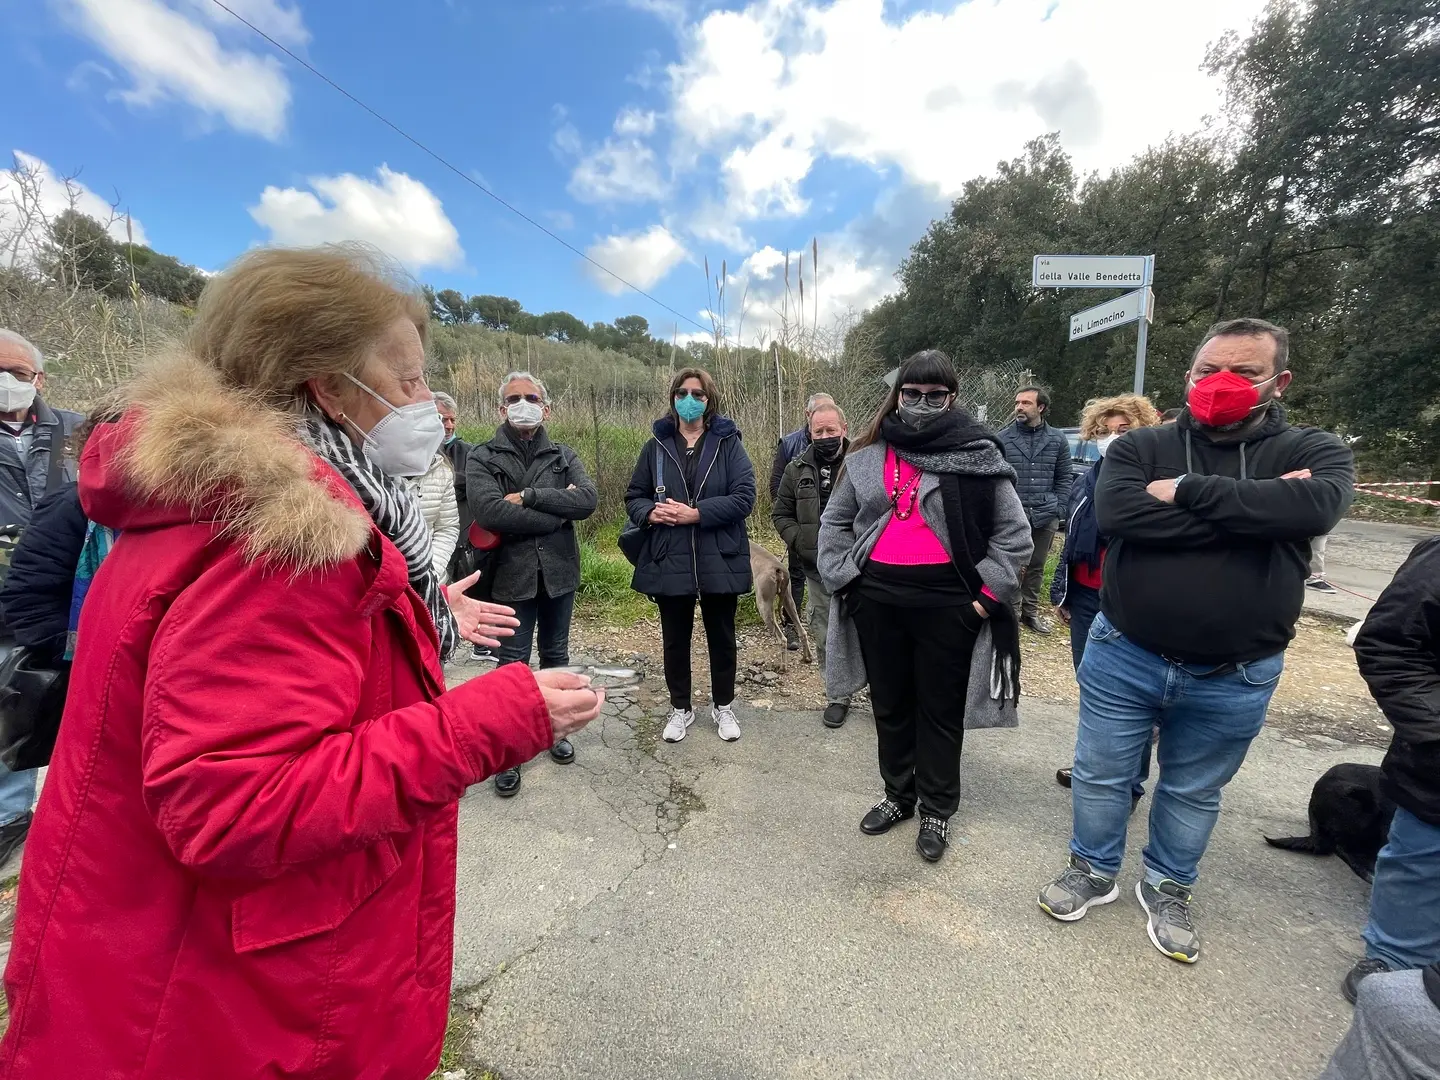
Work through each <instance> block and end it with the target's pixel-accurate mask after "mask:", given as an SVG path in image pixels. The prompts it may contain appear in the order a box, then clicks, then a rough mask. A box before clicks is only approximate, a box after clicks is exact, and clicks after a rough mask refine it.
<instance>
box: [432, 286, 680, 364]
mask: <svg viewBox="0 0 1440 1080" xmlns="http://www.w3.org/2000/svg"><path fill="white" fill-rule="evenodd" d="M422 291H423V293H424V296H425V300H426V302H427V303H428V304H429V305H430V315H431V318H433V319H434V320H435V321H436V322H438V323H441V324H442V325H445V326H470V325H478V326H484V327H488V328H489V329H491V330H501V331H508V332H509V333H512V334H522V335H525V336H528V337H539V338H548V339H550V340H551V341H558V342H562V343H566V344H579V343H582V342H583V343H587V344H590V345H594V346H595V347H596V348H598V349H611V350H613V351H615V352H619V353H624V354H625V355H627V356H633V357H634V358H635V359H637V360H640V361H642V362H644V363H646V364H663V363H667V362H668V361H669V359H670V357H671V354H672V348H671V345H670V343H669V342H667V341H661V340H658V339H656V338H653V337H651V336H650V322H649V320H648V319H646V318H645V316H643V315H622V316H621V317H620V318H618V319H616V320H615V321H614V322H613V323H607V322H593V323H590V324H589V325H588V326H587V325H586V324H585V323H584V322H582V321H581V320H580V319H578V318H576V317H575V316H574V315H572V314H570V313H569V312H568V311H547V312H545V313H543V314H540V315H533V314H531V313H530V312H528V311H526V310H525V308H524V306H523V305H522V304H521V303H520V301H519V300H513V299H511V298H510V297H508V296H472V297H470V298H469V299H466V298H465V297H464V296H463V295H462V294H461V293H459V292H458V291H456V290H455V289H442V290H440V291H439V292H436V291H435V290H434V289H433V288H431V287H430V286H428V285H426V286H423V288H422Z"/></svg>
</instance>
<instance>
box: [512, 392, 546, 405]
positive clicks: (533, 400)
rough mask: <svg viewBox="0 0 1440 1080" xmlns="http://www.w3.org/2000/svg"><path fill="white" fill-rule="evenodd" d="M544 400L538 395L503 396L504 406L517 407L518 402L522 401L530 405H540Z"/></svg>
mask: <svg viewBox="0 0 1440 1080" xmlns="http://www.w3.org/2000/svg"><path fill="white" fill-rule="evenodd" d="M544 400H545V399H544V398H542V397H541V396H540V395H539V394H506V395H505V404H506V405H519V404H520V402H522V401H528V402H530V404H531V405H541V404H543V403H544Z"/></svg>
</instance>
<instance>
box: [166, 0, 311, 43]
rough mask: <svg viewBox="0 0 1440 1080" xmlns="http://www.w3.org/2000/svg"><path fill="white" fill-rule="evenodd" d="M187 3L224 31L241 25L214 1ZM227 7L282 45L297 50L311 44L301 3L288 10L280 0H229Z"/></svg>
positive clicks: (185, 2)
mask: <svg viewBox="0 0 1440 1080" xmlns="http://www.w3.org/2000/svg"><path fill="white" fill-rule="evenodd" d="M183 2H184V4H185V5H187V6H189V7H190V8H192V9H193V10H195V11H196V12H198V13H199V14H201V15H203V16H204V17H205V18H206V19H208V20H209V21H210V22H211V23H212V24H214V25H215V26H216V27H219V28H220V29H222V30H234V29H236V28H237V27H239V26H240V24H239V23H238V22H237V21H236V19H235V16H234V15H231V14H230V13H229V12H227V11H225V10H224V9H223V8H221V7H219V6H217V5H216V4H214V3H212V0H183ZM225 7H228V8H229V9H230V11H233V12H235V15H238V16H240V18H242V19H244V20H245V21H246V22H248V23H250V24H252V25H253V26H254V27H255V28H256V29H257V30H261V31H263V32H264V33H266V34H269V35H270V36H271V37H272V38H274V39H275V40H276V41H278V42H280V44H282V45H288V46H290V47H291V48H296V47H299V46H304V45H308V44H310V31H309V30H307V29H306V28H305V20H304V18H303V17H302V16H301V14H300V6H299V5H298V4H297V5H295V6H294V7H286V6H285V5H284V4H281V3H278V2H277V0H225ZM241 29H243V27H241ZM248 32H249V31H248V30H247V31H246V33H248Z"/></svg>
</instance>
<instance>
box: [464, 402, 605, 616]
mask: <svg viewBox="0 0 1440 1080" xmlns="http://www.w3.org/2000/svg"><path fill="white" fill-rule="evenodd" d="M571 484H574V485H575V490H573V491H570V490H568V488H569V486H570V485H571ZM512 492H521V493H523V495H524V500H525V502H524V505H523V506H516V505H515V504H514V503H511V502H506V501H505V496H506V495H509V494H511V493H512ZM465 495H466V500H467V501H468V502H469V504H470V513H471V514H473V515H474V518H475V521H476V523H477V524H479V525H481V526H482V527H484V528H486V529H489V530H490V531H491V532H495V533H499V534H500V536H501V538H502V540H501V544H500V547H499V548H498V549H497V550H496V552H495V561H494V565H493V566H492V568H491V571H490V574H491V590H490V596H491V598H492V599H493V600H495V601H496V602H497V603H501V604H508V603H512V602H514V601H516V600H533V599H534V598H535V595H536V593H537V592H538V591H539V581H540V577H541V575H542V573H543V575H544V582H545V595H546V596H564V595H565V594H566V593H568V592H574V591H575V590H576V589H578V588H579V587H580V545H579V543H578V542H577V540H576V538H575V524H574V523H575V522H577V521H583V520H585V519H586V518H588V517H589V516H590V515H591V514H593V513H594V512H595V504H596V501H597V499H598V497H599V495H598V492H596V490H595V484H594V482H593V481H592V480H591V479H590V477H589V476H588V475H586V473H585V466H584V465H582V464H581V463H580V459H579V457H577V456H576V454H575V451H574V450H571V449H570V448H569V447H568V446H565V445H563V444H561V443H553V442H551V441H550V436H549V435H547V434H546V433H545V429H544V428H543V427H542V428H541V429H540V430H539V431H537V432H536V433H535V456H534V458H533V459H532V460H531V462H530V467H529V468H528V469H527V468H526V467H525V463H524V461H523V460H522V459H521V457H520V452H519V451H518V450H517V449H516V448H515V444H514V443H513V442H511V441H510V436H509V435H507V434H506V432H505V430H504V426H503V425H502V426H501V429H500V430H499V431H497V432H496V433H495V437H494V438H493V439H491V440H490V441H489V442H488V443H482V444H481V445H479V446H476V447H475V448H474V449H473V450H471V451H470V458H469V461H468V462H467V464H466V467H465Z"/></svg>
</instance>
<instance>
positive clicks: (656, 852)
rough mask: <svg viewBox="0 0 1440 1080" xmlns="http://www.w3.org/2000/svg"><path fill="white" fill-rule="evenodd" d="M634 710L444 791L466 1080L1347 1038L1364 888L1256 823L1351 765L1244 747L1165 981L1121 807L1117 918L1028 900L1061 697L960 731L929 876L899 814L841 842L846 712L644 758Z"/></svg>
mask: <svg viewBox="0 0 1440 1080" xmlns="http://www.w3.org/2000/svg"><path fill="white" fill-rule="evenodd" d="M476 673H478V672H477V670H476V669H474V668H470V669H468V670H465V669H462V670H461V671H460V672H457V675H458V677H462V678H463V677H464V676H466V675H474V674H476ZM649 685H650V684H647V687H648V686H649ZM648 693H649V691H648V690H647V691H646V694H645V696H646V697H647V699H648ZM660 711H661V706H659V705H653V706H652V705H648V704H647V705H645V706H642V705H639V704H630V705H628V706H623V707H621V708H618V709H616V708H607V715H606V716H605V717H604V720H603V723H601V722H598V721H597V724H596V725H594V726H592V728H591V729H590V730H587V731H586V732H583V733H582V734H581V735H580V736H579V737H577V738H576V740H575V744H576V751H577V761H576V763H575V764H574V765H570V766H560V765H557V764H555V763H554V762H553V761H551V760H550V759H549V757H548V755H545V756H542V757H540V758H539V759H537V760H536V761H535V762H533V763H531V764H530V765H528V766H527V767H526V769H525V775H524V783H523V787H522V789H521V792H520V794H519V796H518V797H517V798H515V799H512V800H500V799H497V798H496V797H495V796H494V794H493V792H492V790H491V789H490V787H489V786H488V785H486V786H483V787H478V788H476V789H474V790H473V791H472V792H471V794H470V795H468V796H467V797H466V799H465V800H464V801H463V803H462V804H461V833H460V860H459V863H460V877H459V903H460V907H459V915H458V919H457V926H456V935H457V941H456V957H455V985H456V988H457V991H456V1007H457V1009H459V1010H461V1011H462V1012H464V1013H466V1014H467V1015H468V1017H469V1022H470V1024H471V1030H470V1031H469V1032H468V1038H467V1040H466V1047H465V1052H464V1056H465V1058H466V1062H467V1064H468V1065H469V1066H470V1067H471V1069H472V1072H471V1075H478V1074H479V1072H480V1070H481V1069H484V1068H488V1069H491V1070H494V1071H495V1073H497V1074H498V1075H499V1076H501V1077H503V1078H504V1080H528V1078H542V1077H544V1078H551V1077H575V1078H599V1077H605V1078H610V1077H623V1078H627V1080H628V1078H634V1080H651V1078H654V1080H662V1078H663V1080H673V1078H676V1077H685V1078H691V1077H694V1078H698V1080H722V1078H724V1080H728V1078H731V1077H734V1078H740V1077H745V1078H755V1077H787V1078H789V1077H817V1078H818V1077H825V1078H846V1077H856V1078H860V1077H864V1078H866V1080H874V1078H877V1077H899V1076H906V1077H916V1078H930V1077H935V1078H941V1077H944V1078H954V1077H985V1078H986V1080H1006V1078H1012V1077H1013V1078H1022V1077H1024V1078H1030V1077H1038V1076H1045V1075H1051V1074H1054V1073H1056V1072H1057V1071H1058V1072H1060V1073H1061V1074H1065V1075H1082V1076H1086V1075H1089V1076H1104V1077H1106V1078H1107V1080H1109V1078H1126V1077H1146V1078H1149V1077H1153V1076H1154V1075H1156V1074H1157V1073H1164V1072H1166V1071H1168V1070H1170V1069H1184V1070H1185V1071H1186V1072H1187V1074H1189V1075H1198V1076H1203V1077H1207V1078H1216V1080H1220V1078H1232V1077H1234V1078H1241V1077H1245V1078H1249V1077H1255V1078H1260V1077H1264V1078H1267V1080H1268V1078H1275V1077H1304V1078H1313V1077H1315V1076H1316V1075H1318V1073H1319V1072H1320V1070H1321V1068H1322V1067H1323V1064H1324V1062H1325V1060H1326V1059H1327V1058H1328V1055H1329V1053H1330V1051H1331V1049H1332V1048H1333V1047H1334V1045H1335V1044H1336V1042H1338V1041H1339V1039H1340V1036H1341V1035H1342V1034H1343V1032H1344V1030H1345V1027H1346V1025H1347V1024H1348V1023H1349V1018H1350V1008H1349V1006H1348V1005H1346V1004H1345V1002H1344V1000H1343V999H1342V998H1341V997H1340V994H1339V990H1338V986H1339V981H1340V979H1341V978H1342V977H1343V975H1344V973H1345V971H1346V970H1347V969H1348V968H1349V966H1350V964H1351V963H1352V962H1353V961H1354V959H1355V958H1356V957H1357V956H1358V955H1359V952H1360V941H1359V937H1358V930H1359V927H1360V925H1361V923H1362V921H1363V918H1364V911H1365V903H1366V896H1367V887H1366V886H1365V885H1364V883H1363V882H1361V881H1360V880H1359V879H1358V878H1356V877H1355V876H1354V875H1353V874H1352V873H1351V872H1350V871H1349V870H1348V869H1347V868H1346V867H1345V866H1344V865H1343V864H1342V863H1340V862H1339V861H1338V860H1335V859H1312V858H1307V857H1304V856H1298V855H1292V854H1289V853H1285V852H1279V851H1274V850H1272V849H1270V848H1268V847H1266V846H1265V845H1264V843H1263V842H1262V841H1261V833H1262V832H1267V831H1268V832H1270V833H1271V835H1277V834H1290V833H1294V832H1299V831H1303V830H1304V823H1305V805H1306V801H1307V799H1308V796H1309V789H1310V785H1311V784H1312V783H1313V781H1314V779H1315V778H1316V777H1318V776H1319V775H1320V773H1322V772H1323V771H1324V770H1325V769H1327V768H1328V767H1330V766H1331V765H1333V764H1335V763H1337V762H1340V761H1366V762H1375V761H1378V758H1379V752H1378V751H1376V750H1374V749H1369V748H1364V747H1344V748H1341V749H1335V748H1334V747H1333V745H1326V744H1324V743H1316V742H1309V741H1307V740H1306V739H1304V738H1295V737H1294V736H1282V735H1281V734H1280V733H1279V732H1278V731H1266V732H1265V733H1263V734H1262V736H1261V737H1260V738H1259V739H1258V740H1257V741H1256V743H1255V746H1254V748H1253V750H1252V752H1251V754H1250V759H1249V761H1247V763H1246V765H1245V767H1244V769H1243V770H1242V771H1241V773H1240V775H1239V776H1238V777H1237V778H1236V780H1235V781H1234V783H1232V784H1231V786H1230V788H1229V790H1228V792H1227V797H1226V808H1225V811H1224V813H1223V814H1222V817H1221V821H1220V824H1219V826H1218V828H1217V829H1216V832H1215V836H1214V840H1213V842H1212V845H1211V849H1210V853H1209V854H1208V855H1207V858H1206V860H1205V863H1204V864H1203V865H1202V867H1201V871H1202V880H1201V882H1200V884H1199V886H1198V888H1197V905H1196V907H1197V914H1198V917H1199V918H1200V920H1201V923H1200V925H1201V930H1202V933H1203V934H1204V941H1205V945H1204V949H1205V951H1204V955H1203V957H1202V959H1201V961H1200V963H1199V964H1198V965H1195V966H1193V967H1187V966H1183V965H1180V964H1176V963H1174V962H1173V961H1169V960H1167V959H1165V958H1164V957H1163V956H1161V955H1160V954H1159V953H1157V952H1156V951H1155V950H1154V949H1153V948H1152V947H1151V945H1150V943H1149V941H1148V939H1147V938H1146V936H1145V931H1144V921H1143V918H1142V917H1141V915H1140V911H1139V908H1138V906H1137V905H1136V903H1135V900H1134V896H1133V886H1134V881H1135V878H1136V875H1137V867H1138V865H1139V849H1140V847H1141V846H1142V844H1143V836H1144V831H1145V823H1144V819H1143V814H1142V815H1141V816H1140V817H1138V818H1137V820H1136V821H1135V823H1134V826H1133V828H1132V836H1131V839H1130V847H1129V850H1130V854H1129V857H1128V859H1127V865H1126V868H1125V870H1124V871H1123V872H1122V885H1124V886H1125V887H1126V891H1125V892H1124V893H1123V894H1122V898H1121V900H1120V901H1119V902H1117V903H1115V904H1113V905H1111V906H1109V907H1107V908H1101V909H1097V910H1096V911H1093V912H1092V913H1091V914H1090V915H1089V916H1087V918H1086V919H1084V920H1082V921H1081V922H1079V923H1076V924H1070V925H1063V924H1060V923H1057V922H1055V921H1053V920H1051V919H1048V918H1047V917H1046V916H1045V915H1044V914H1043V913H1041V912H1040V910H1039V909H1038V907H1037V906H1036V903H1035V899H1034V897H1035V891H1036V889H1037V888H1038V886H1039V885H1040V884H1041V883H1042V882H1043V881H1044V880H1046V879H1047V878H1048V877H1049V876H1051V875H1053V873H1055V872H1057V871H1058V869H1059V868H1060V866H1061V865H1062V863H1063V860H1064V853H1065V843H1066V840H1067V838H1068V835H1069V824H1070V807H1069V797H1068V793H1066V792H1065V791H1064V790H1062V789H1061V788H1059V787H1057V786H1056V785H1055V783H1054V778H1053V773H1054V770H1055V768H1056V767H1057V766H1059V765H1062V764H1065V763H1066V762H1068V760H1069V757H1070V750H1071V748H1072V746H1073V741H1074V717H1073V713H1072V711H1071V708H1070V707H1068V706H1059V705H1053V704H1047V703H1046V702H1043V701H1034V700H1030V701H1026V702H1025V703H1024V704H1023V705H1022V724H1021V727H1020V729H1019V730H1017V731H987V732H972V733H970V734H969V736H967V740H966V750H965V760H964V765H963V766H962V777H963V781H964V784H965V791H964V795H963V798H962V803H961V808H960V812H959V814H958V815H957V816H956V818H955V819H954V820H953V821H952V825H951V828H952V833H951V835H952V844H951V849H950V852H949V854H948V855H947V857H946V859H945V860H944V861H943V862H942V863H940V864H938V865H936V866H931V865H929V864H926V863H924V862H922V861H921V859H920V858H919V856H918V855H917V854H916V853H915V851H914V846H913V844H914V828H913V822H912V823H907V824H906V825H902V826H901V827H899V828H897V829H896V830H895V832H894V833H892V834H891V835H889V836H885V837H879V838H871V837H865V836H863V835H862V834H861V833H860V832H859V830H858V828H857V823H858V821H859V818H860V816H861V814H863V812H864V811H865V809H866V808H867V807H868V806H869V805H870V803H871V802H872V801H873V799H874V797H875V795H876V783H877V781H876V777H875V764H874V727H873V722H872V721H871V719H870V717H869V715H868V714H866V713H863V712H861V713H857V714H856V715H854V717H853V718H852V720H851V721H850V723H848V724H847V725H846V726H845V727H844V728H842V729H841V730H839V731H827V730H826V729H824V728H823V727H822V726H821V724H820V721H819V715H818V714H817V713H785V712H756V711H754V710H751V709H748V708H746V707H744V706H743V704H742V706H741V708H740V710H739V713H740V718H741V724H742V727H743V730H744V737H743V738H742V739H741V740H740V741H739V742H738V743H736V744H733V745H731V744H724V743H722V742H720V740H719V739H717V738H716V737H715V734H714V729H713V727H712V726H711V725H710V724H709V723H708V712H706V713H702V715H701V716H700V717H698V718H697V722H696V725H695V727H694V728H692V729H691V734H690V735H689V737H688V738H686V739H685V741H684V742H682V743H680V744H678V745H674V746H670V745H666V744H664V743H660V744H658V745H656V741H655V729H656V723H657V721H656V720H655V717H656V716H657V715H658V714H659V713H660ZM1144 805H1148V802H1147V803H1146V804H1144Z"/></svg>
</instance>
